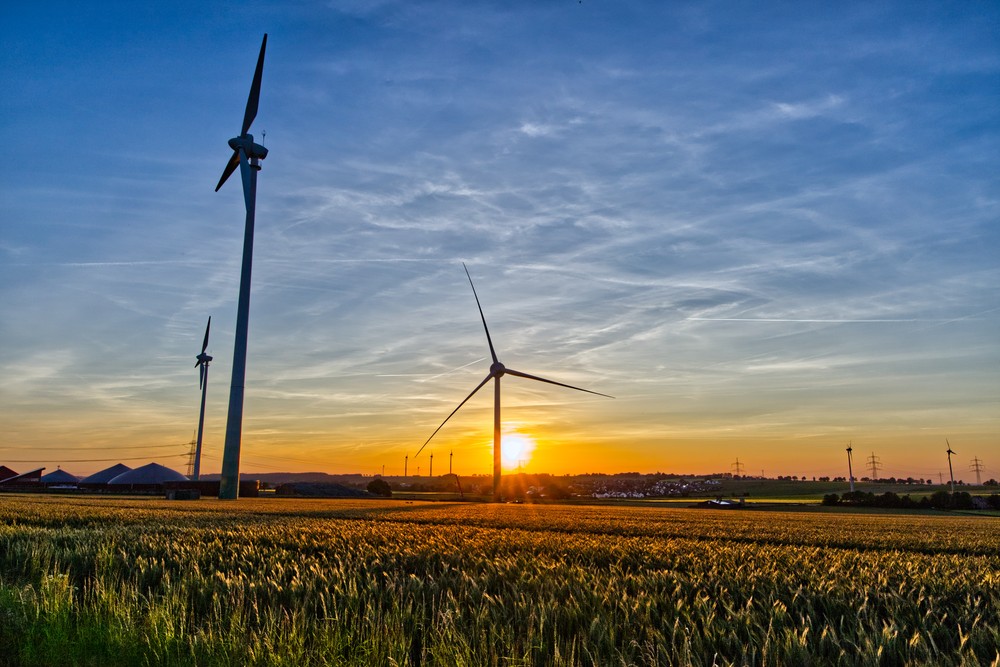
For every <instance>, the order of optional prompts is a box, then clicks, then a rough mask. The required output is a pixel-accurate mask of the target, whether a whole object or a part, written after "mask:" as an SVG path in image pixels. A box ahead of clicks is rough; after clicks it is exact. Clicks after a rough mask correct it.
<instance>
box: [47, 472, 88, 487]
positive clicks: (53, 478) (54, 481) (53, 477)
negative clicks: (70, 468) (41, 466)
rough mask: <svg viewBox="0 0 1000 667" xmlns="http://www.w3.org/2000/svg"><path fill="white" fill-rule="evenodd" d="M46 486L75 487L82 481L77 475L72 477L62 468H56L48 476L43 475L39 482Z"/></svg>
mask: <svg viewBox="0 0 1000 667" xmlns="http://www.w3.org/2000/svg"><path fill="white" fill-rule="evenodd" d="M38 481H40V482H41V483H42V484H43V485H44V486H47V487H51V486H72V487H75V486H76V485H77V483H78V482H79V481H80V478H79V477H77V476H76V475H72V474H70V473H68V472H66V471H65V470H63V469H62V468H56V469H55V470H53V471H52V472H50V473H49V474H48V475H42V476H41V478H39V480H38Z"/></svg>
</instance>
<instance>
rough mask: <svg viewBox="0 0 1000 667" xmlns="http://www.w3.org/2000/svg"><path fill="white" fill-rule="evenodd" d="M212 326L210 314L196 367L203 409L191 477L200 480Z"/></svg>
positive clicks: (199, 421)
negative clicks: (208, 351) (209, 339)
mask: <svg viewBox="0 0 1000 667" xmlns="http://www.w3.org/2000/svg"><path fill="white" fill-rule="evenodd" d="M211 328H212V317H211V316H209V318H208V324H207V325H205V340H203V341H202V343H201V354H199V355H198V356H197V357H195V358H196V359H197V360H198V361H197V362H196V363H195V365H194V367H195V368H197V369H198V389H201V411H200V413H199V414H198V439H197V441H196V444H195V450H194V471H193V472H192V474H191V478H192V479H193V480H194V481H196V482H197V481H198V479H199V478H200V477H201V437H202V434H203V433H204V432H205V395H206V394H208V364H209V362H211V361H212V356H211V355H209V354H208V353H207V352H205V350H207V349H208V330H209V329H211Z"/></svg>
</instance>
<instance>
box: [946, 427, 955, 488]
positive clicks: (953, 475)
mask: <svg viewBox="0 0 1000 667" xmlns="http://www.w3.org/2000/svg"><path fill="white" fill-rule="evenodd" d="M944 441H945V443H946V444H947V445H948V474H949V475H950V476H951V495H955V471H954V470H952V467H951V455H952V454H954V453H955V452H953V451H951V443H950V442H948V438H945V439H944Z"/></svg>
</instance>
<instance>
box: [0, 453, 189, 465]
mask: <svg viewBox="0 0 1000 667" xmlns="http://www.w3.org/2000/svg"><path fill="white" fill-rule="evenodd" d="M179 456H187V453H186V452H185V453H184V454H164V455H162V458H167V459H173V458H177V457H179ZM4 460H5V461H7V463H45V462H46V461H48V459H4ZM148 460H149V457H148V456H133V457H131V458H125V459H120V458H116V459H59V463H60V464H62V463H105V462H107V461H148Z"/></svg>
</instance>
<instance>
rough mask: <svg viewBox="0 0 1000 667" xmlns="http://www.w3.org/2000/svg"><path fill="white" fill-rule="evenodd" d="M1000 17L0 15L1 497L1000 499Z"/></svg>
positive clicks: (816, 9) (315, 5)
mask: <svg viewBox="0 0 1000 667" xmlns="http://www.w3.org/2000/svg"><path fill="white" fill-rule="evenodd" d="M998 28H1000V5H997V4H996V3H991V2H966V3H934V2H912V1H909V0H906V1H900V2H864V3H834V4H830V3H818V2H805V3H785V2H761V3H738V2H676V3H673V2H671V3H661V2H652V1H650V2H641V1H633V0H620V1H616V2H606V1H598V0H583V2H579V1H577V0H532V1H531V2H521V1H509V2H477V1H475V0H473V1H464V0H463V1H457V0H456V1H433V0H432V1H428V2H420V3H413V2H405V1H399V2H397V1H395V0H385V1H381V0H347V1H344V2H316V1H312V0H299V1H296V2H285V1H280V2H278V1H274V2H271V1H262V0H250V1H248V2H242V3H206V2H201V1H199V2H189V1H187V0H177V1H173V2H169V3H167V2H158V3H156V2H154V3H134V2H110V3H100V4H99V5H95V4H94V3H68V2H52V3H31V2H7V3H3V5H2V8H0V41H2V43H3V44H4V48H3V49H2V50H0V84H2V89H3V91H4V93H3V95H2V96H0V137H2V138H3V142H4V148H5V150H4V153H5V155H4V159H3V162H2V164H0V423H2V424H3V428H2V436H0V464H6V465H8V466H9V467H11V468H13V469H14V470H17V471H19V472H23V471H25V470H27V469H30V468H33V467H38V466H46V467H47V468H48V469H50V470H51V469H54V468H56V467H57V466H61V467H62V468H64V469H66V470H68V471H70V472H73V473H76V474H88V473H90V472H94V471H96V470H99V469H102V468H104V467H107V466H109V465H111V464H113V463H116V462H118V461H122V462H125V463H126V464H129V465H132V466H137V465H142V464H143V463H146V462H149V461H150V460H155V461H157V462H160V463H162V464H165V465H169V466H171V467H174V468H175V469H178V470H185V469H186V466H187V453H188V451H189V449H190V447H189V443H190V441H191V439H192V437H193V433H194V430H195V428H196V427H197V421H198V405H199V400H200V392H199V389H198V374H197V371H196V370H195V368H194V361H195V359H194V358H195V356H196V355H197V354H198V352H200V347H201V340H202V336H203V335H204V331H205V325H206V321H207V319H208V317H209V316H211V317H212V330H211V340H210V344H209V348H208V351H209V353H210V354H211V355H213V356H214V361H213V362H212V365H211V367H210V371H209V379H208V396H207V413H206V427H205V444H204V457H203V462H202V470H203V471H204V472H216V471H218V470H219V469H220V467H221V458H222V444H223V440H224V434H225V427H226V424H225V420H226V410H227V404H228V398H229V386H230V374H231V370H232V366H231V358H232V349H233V338H234V327H235V319H236V299H237V292H238V285H239V273H240V257H241V252H242V238H243V228H244V209H243V196H242V192H241V189H240V182H239V179H238V178H233V179H231V180H230V181H229V182H227V183H226V185H225V186H224V187H223V188H222V189H221V190H220V191H219V192H214V188H215V185H216V183H217V181H218V179H219V176H220V174H221V173H222V169H223V167H224V166H225V164H226V161H227V160H228V159H229V156H230V154H231V150H230V149H229V147H228V146H227V141H228V140H229V139H230V138H231V137H233V136H236V135H237V134H238V133H239V129H240V127H239V126H240V122H241V121H242V118H243V113H244V109H245V105H246V99H247V93H248V90H249V86H250V80H251V78H252V75H253V68H254V65H255V63H256V58H257V53H258V50H259V47H260V42H261V37H262V35H263V33H265V32H266V33H268V44H267V54H266V59H265V65H264V73H263V85H262V91H261V100H260V111H259V114H258V116H257V119H256V121H255V122H254V124H253V127H252V129H251V131H252V132H253V133H254V136H255V138H256V140H257V141H258V142H262V143H263V144H264V145H266V146H267V148H268V150H269V151H270V152H269V155H268V156H267V159H266V160H264V161H263V163H262V167H263V169H262V171H261V172H260V174H259V182H258V199H257V224H256V241H255V248H254V274H253V283H252V285H253V287H252V298H251V309H250V344H249V355H248V362H247V365H248V370H247V379H246V403H245V411H244V425H243V449H242V470H243V471H244V472H273V471H279V470H289V471H313V470H318V471H325V472H330V473H352V472H361V473H365V474H373V473H379V472H382V471H383V469H384V471H385V473H386V474H401V473H402V472H403V466H404V460H405V459H404V457H406V456H409V457H410V458H409V463H408V465H409V472H410V473H411V474H412V473H414V472H415V471H416V468H417V467H418V466H419V467H421V469H422V470H423V471H426V470H427V468H426V466H427V465H428V463H429V460H428V458H427V457H428V456H429V454H431V453H435V454H436V456H438V457H439V458H438V465H439V466H442V467H439V468H437V470H438V471H440V472H445V470H444V468H443V465H444V463H443V462H444V461H446V460H447V459H446V458H445V457H446V455H447V454H448V453H450V452H453V453H454V458H453V459H452V461H453V465H454V471H455V472H458V473H461V474H488V473H489V472H490V470H491V468H490V465H491V448H492V408H493V406H492V403H493V401H492V392H491V391H490V387H486V388H484V389H483V390H482V391H480V392H479V393H478V394H476V396H475V397H474V398H472V399H471V400H470V401H469V402H468V403H467V404H466V405H465V406H464V407H463V408H462V409H461V410H460V411H459V412H458V414H456V415H455V417H453V418H452V419H451V420H450V421H449V422H448V423H447V425H446V426H445V427H444V428H443V429H442V430H441V431H440V432H439V433H438V434H437V435H436V436H435V437H434V439H433V440H432V441H431V444H429V445H428V446H427V448H426V449H425V450H424V452H423V453H422V454H421V455H420V457H415V454H416V451H417V450H418V449H419V448H420V446H421V444H423V442H424V441H425V440H426V439H427V437H428V436H429V435H430V434H431V433H432V432H433V431H434V429H435V428H437V427H438V425H439V424H440V423H441V421H442V420H443V419H444V418H445V417H446V416H447V415H448V414H449V413H450V412H451V411H452V410H453V409H454V408H455V407H456V406H457V405H458V404H459V403H460V402H461V400H462V399H463V398H465V397H466V396H467V395H468V393H469V392H470V391H472V389H473V388H475V386H476V385H477V384H478V383H479V382H480V381H481V380H482V379H483V378H484V377H485V376H486V374H487V373H488V371H489V364H490V361H491V360H490V358H489V348H488V347H487V343H486V338H485V335H484V332H483V327H482V323H481V321H480V319H479V313H478V311H477V310H476V303H475V300H474V298H473V294H472V290H471V289H470V286H469V283H468V280H467V278H466V276H465V272H464V271H463V269H462V263H463V262H464V263H465V264H466V265H467V266H468V270H469V272H470V274H471V276H472V278H473V280H474V281H475V285H476V289H477V291H478V293H479V298H480V300H481V302H482V307H483V312H484V314H485V317H486V321H487V323H488V325H489V327H490V334H491V335H492V338H493V342H494V344H495V346H496V349H497V353H498V356H499V358H500V360H501V361H502V362H503V363H505V364H506V365H507V366H508V367H510V368H514V369H517V370H519V371H522V372H526V373H530V374H535V375H541V376H544V377H546V378H551V379H553V380H556V381H559V382H564V383H568V384H572V385H576V386H580V387H584V388H587V389H590V390H593V391H597V392H600V393H604V394H609V395H612V396H614V397H615V398H614V399H608V398H602V397H600V396H595V395H592V394H585V393H581V392H576V391H572V390H569V389H564V388H560V387H555V386H552V385H546V384H541V383H537V382H531V381H528V380H523V379H520V378H516V377H510V376H507V377H505V378H504V379H503V383H502V386H503V421H504V431H505V433H506V434H507V435H508V437H510V438H512V439H513V438H521V440H522V441H527V442H530V443H532V446H533V447H534V451H533V452H532V453H531V454H530V456H529V455H528V454H525V455H524V459H522V460H520V461H518V464H519V465H520V466H521V469H523V470H525V471H528V472H551V473H555V474H572V473H586V472H624V471H638V472H656V471H662V472H678V473H712V472H731V471H732V470H733V465H734V463H735V462H736V461H737V460H739V462H740V464H741V466H743V468H742V470H743V471H744V472H746V473H750V474H760V473H761V472H763V474H765V475H767V476H775V475H804V476H809V477H812V476H823V475H830V476H837V475H846V474H847V460H846V458H847V457H846V453H845V448H846V447H847V446H848V444H851V445H852V446H853V448H854V454H855V458H854V463H855V475H856V476H858V477H860V476H862V475H864V474H869V473H870V468H867V469H866V468H865V463H866V461H867V460H868V457H870V456H875V457H877V462H878V463H880V464H881V467H880V468H879V469H878V474H879V475H880V476H897V477H907V476H912V477H919V478H932V479H934V480H935V481H937V480H938V479H939V475H942V474H943V475H944V477H945V479H947V475H948V467H947V458H946V454H945V450H946V449H947V447H948V445H947V444H946V442H947V443H950V445H951V448H952V449H953V450H954V451H955V452H956V456H955V458H954V461H953V463H954V467H955V476H956V478H964V479H965V480H966V481H969V482H972V481H974V480H975V473H974V472H972V471H971V470H970V466H971V465H973V463H974V462H975V461H977V460H978V461H979V462H981V463H982V465H983V466H984V467H985V472H984V475H985V476H984V479H986V478H987V477H1000V336H998V331H1000V326H998V325H1000V295H998V290H997V287H998V284H1000V252H998V249H1000V224H998V221H1000V179H998V174H1000V37H998V35H1000V29H998Z"/></svg>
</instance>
